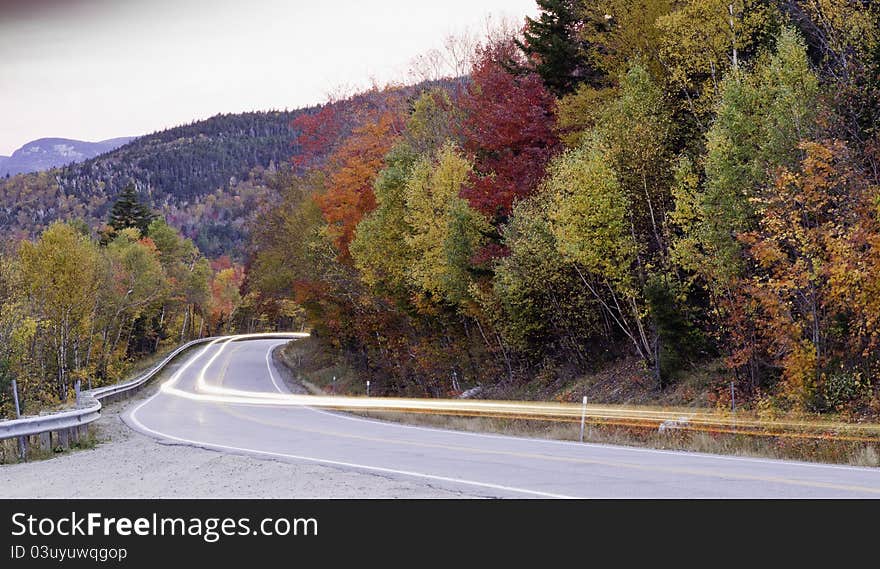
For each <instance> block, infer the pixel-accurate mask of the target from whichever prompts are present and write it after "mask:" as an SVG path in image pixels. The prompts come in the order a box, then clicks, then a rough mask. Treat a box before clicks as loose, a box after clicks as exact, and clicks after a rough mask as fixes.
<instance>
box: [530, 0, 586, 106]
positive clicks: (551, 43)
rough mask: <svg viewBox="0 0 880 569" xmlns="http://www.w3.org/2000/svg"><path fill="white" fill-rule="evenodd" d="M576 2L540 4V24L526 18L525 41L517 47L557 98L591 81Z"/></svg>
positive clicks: (561, 0)
mask: <svg viewBox="0 0 880 569" xmlns="http://www.w3.org/2000/svg"><path fill="white" fill-rule="evenodd" d="M577 4H578V3H577V2H575V1H573V0H538V7H539V8H540V10H541V14H540V16H539V17H538V19H537V20H533V19H532V18H526V28H525V31H524V34H523V35H524V41H520V40H516V45H517V47H519V48H520V49H521V50H522V51H523V53H525V54H526V56H527V57H528V58H529V62H530V65H531V67H532V68H531V71H534V72H535V73H537V74H538V75H540V76H541V78H542V79H543V80H544V84H545V85H546V86H547V88H548V89H550V90H551V91H553V93H554V94H556V95H557V96H562V95H565V94H566V93H570V92H572V91H574V88H575V87H576V86H577V84H578V83H579V82H581V81H583V80H585V79H589V77H588V75H589V69H588V62H587V58H586V52H585V50H584V49H583V46H582V45H581V43H580V40H579V39H578V35H577V26H578V23H579V21H580V20H579V18H578V14H577Z"/></svg>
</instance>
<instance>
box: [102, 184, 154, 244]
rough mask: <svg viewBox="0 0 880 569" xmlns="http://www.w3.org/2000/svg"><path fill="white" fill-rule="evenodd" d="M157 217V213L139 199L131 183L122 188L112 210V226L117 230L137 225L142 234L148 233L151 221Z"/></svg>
mask: <svg viewBox="0 0 880 569" xmlns="http://www.w3.org/2000/svg"><path fill="white" fill-rule="evenodd" d="M155 218H156V214H154V213H153V212H152V211H150V208H149V207H147V206H146V205H144V204H142V203H141V202H140V200H138V196H137V192H136V190H135V189H134V184H131V183H130V184H128V185H127V186H125V188H123V189H122V191H121V192H120V193H119V197H118V198H116V202H114V204H113V208H112V209H111V210H110V226H111V227H112V228H113V229H115V230H116V231H119V230H122V229H125V228H126V227H136V228H137V229H139V230H140V232H141V235H146V233H147V228H148V227H149V226H150V222H152V221H153V219H155Z"/></svg>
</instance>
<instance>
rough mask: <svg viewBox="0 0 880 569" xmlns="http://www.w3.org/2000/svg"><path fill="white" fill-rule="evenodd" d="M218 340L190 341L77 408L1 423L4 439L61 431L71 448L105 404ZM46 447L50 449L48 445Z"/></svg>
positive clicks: (86, 397) (91, 394)
mask: <svg viewBox="0 0 880 569" xmlns="http://www.w3.org/2000/svg"><path fill="white" fill-rule="evenodd" d="M215 339H216V338H215V337H209V338H200V339H198V340H192V341H190V342H187V343H186V344H183V345H182V346H179V347H178V348H177V349H175V350H174V351H173V352H171V353H170V354H168V356H167V357H165V359H163V360H162V361H161V362H159V363H158V364H156V365H155V366H153V367H152V368H151V369H150V370H148V371H147V372H145V373H143V374H141V375H140V376H138V377H136V378H135V379H132V380H131V381H127V382H125V383H118V384H115V385H107V386H103V387H96V388H94V389H90V390H87V391H83V392H81V393H80V397H79V401H78V402H77V407H76V408H75V409H68V410H64V411H58V412H56V413H47V414H45V415H34V416H30V417H22V418H20V419H13V420H8V421H0V439H11V438H16V437H28V436H32V435H44V434H49V433H52V432H57V433H59V435H60V436H59V439H60V443H61V446H67V442H68V440H69V439H70V438H72V439H74V440H76V439H77V438H78V437H79V436H80V434H84V433H83V432H82V429H83V428H84V427H86V426H87V425H88V424H89V423H92V422H94V421H96V420H98V418H100V416H101V402H102V401H106V400H113V399H116V398H117V397H119V396H121V395H129V394H131V393H134V392H135V391H137V390H139V389H140V388H141V387H143V386H144V385H146V384H147V383H148V382H149V381H150V380H151V379H153V378H154V377H155V376H156V375H157V374H158V373H159V372H160V371H162V369H163V368H164V367H165V366H166V365H168V364H169V363H170V362H171V360H173V359H174V358H176V357H177V356H178V355H180V354H181V352H183V351H185V350H187V349H189V348H191V347H193V346H196V345H199V344H204V343H207V342H210V341H212V340H215ZM49 442H50V441H49ZM41 446H44V445H41ZM45 446H48V444H47V445H45Z"/></svg>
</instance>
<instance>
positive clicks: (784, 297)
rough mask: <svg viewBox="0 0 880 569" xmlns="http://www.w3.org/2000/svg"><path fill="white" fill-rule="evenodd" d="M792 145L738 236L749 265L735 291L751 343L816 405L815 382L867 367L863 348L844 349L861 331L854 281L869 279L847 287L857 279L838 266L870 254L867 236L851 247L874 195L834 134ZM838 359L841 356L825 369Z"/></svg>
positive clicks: (805, 401)
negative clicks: (798, 155)
mask: <svg viewBox="0 0 880 569" xmlns="http://www.w3.org/2000/svg"><path fill="white" fill-rule="evenodd" d="M800 147H801V149H802V150H803V151H804V152H805V156H804V159H803V161H802V163H801V164H800V165H799V166H798V167H797V168H796V169H794V170H788V169H786V168H784V169H782V170H781V171H780V172H779V174H778V175H777V177H776V182H775V184H774V189H775V191H773V192H768V193H767V194H766V196H765V197H763V198H762V200H761V201H762V204H761V205H762V207H761V210H762V215H761V217H760V219H759V222H758V225H757V228H756V229H755V230H754V231H749V232H745V233H743V234H741V235H740V236H739V239H740V241H741V242H742V243H744V244H745V246H746V247H747V253H748V256H749V258H750V259H751V260H752V261H753V262H754V263H755V265H756V269H755V271H754V274H753V275H750V276H749V277H746V281H745V283H744V287H743V292H742V294H743V296H745V297H746V298H748V299H750V300H751V301H752V302H753V303H754V304H755V306H756V310H757V313H758V315H759V318H758V320H757V332H758V334H759V337H760V340H761V342H760V344H759V345H758V346H755V349H760V350H761V353H760V354H759V357H761V358H766V359H768V360H769V361H771V362H772V363H773V364H774V365H777V366H779V368H780V369H781V371H782V380H783V386H782V389H781V391H782V394H783V395H784V396H785V397H787V398H789V399H790V400H791V401H793V402H795V403H796V404H797V405H798V406H800V407H807V408H814V409H815V408H821V406H822V405H823V404H824V403H825V402H824V401H822V400H821V396H820V395H821V392H822V388H823V384H825V383H827V382H830V381H832V376H833V375H834V374H835V373H839V369H843V370H847V371H849V372H854V373H859V372H861V373H866V372H867V373H870V371H871V370H870V363H869V362H870V358H868V362H865V358H864V355H866V354H867V353H868V352H862V353H861V354H859V353H858V352H855V353H854V352H852V351H851V349H852V348H853V347H855V346H858V345H859V343H860V342H858V341H856V342H853V340H854V338H853V336H857V335H859V334H865V333H866V332H867V330H866V329H864V328H862V327H861V326H859V325H857V322H858V318H857V317H856V318H854V316H856V315H858V314H859V312H860V310H859V309H860V308H861V306H862V305H861V302H859V300H857V299H859V298H860V296H861V295H860V294H859V292H857V290H858V288H861V287H862V286H870V285H868V283H867V282H865V283H859V284H858V285H857V286H856V287H853V286H852V285H853V284H855V283H857V282H858V281H854V280H852V277H853V275H849V274H847V271H850V270H853V269H856V267H858V266H860V265H861V266H866V265H869V264H873V263H872V262H871V258H872V257H873V258H876V255H877V252H876V250H875V249H874V247H875V246H876V244H877V241H876V237H874V238H873V239H870V240H867V241H863V242H862V243H861V246H860V247H858V248H854V247H853V245H854V243H855V242H856V240H855V239H854V238H855V237H856V235H857V231H858V230H856V231H854V229H855V228H857V227H858V226H859V224H860V221H861V219H860V218H861V217H862V215H864V214H863V210H862V209H861V208H862V207H863V205H866V201H868V203H870V201H871V200H872V199H876V197H875V196H874V195H871V193H867V192H866V186H865V184H864V183H863V181H862V179H861V177H860V176H859V175H858V173H857V172H855V171H852V170H851V168H850V167H849V165H848V162H849V160H848V156H847V155H848V152H847V149H846V148H845V146H844V145H843V144H841V143H839V142H832V141H829V142H827V143H824V144H823V143H817V142H805V143H802V144H801V145H800ZM856 270H858V269H856ZM856 274H858V273H856ZM862 298H864V297H862ZM854 324H856V325H855V326H854ZM853 344H855V345H853ZM750 347H751V346H750ZM859 356H861V357H859ZM842 358H845V360H844V359H842ZM841 361H846V363H847V364H848V365H846V366H839V367H838V369H834V368H835V367H837V366H835V365H834V364H839V363H840V362H841ZM866 363H868V364H869V365H865V364H866Z"/></svg>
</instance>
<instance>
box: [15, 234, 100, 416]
mask: <svg viewBox="0 0 880 569" xmlns="http://www.w3.org/2000/svg"><path fill="white" fill-rule="evenodd" d="M19 267H20V270H21V276H22V285H23V286H24V287H25V291H26V293H27V295H28V297H29V298H30V299H31V302H32V303H33V304H32V306H33V307H34V308H35V310H36V315H37V320H38V322H39V325H40V326H41V327H43V328H44V329H45V330H47V331H48V333H49V339H50V342H51V346H52V348H51V349H52V354H53V361H52V362H51V366H52V369H54V371H55V373H54V375H55V391H56V393H57V394H58V397H59V398H60V399H61V400H62V401H64V400H65V399H66V398H67V394H68V390H69V389H70V388H71V387H72V386H71V382H70V371H71V369H76V368H78V367H79V364H80V362H81V360H82V359H83V358H84V357H85V355H86V354H85V351H86V343H85V341H84V338H85V337H86V336H87V333H88V329H89V324H90V321H91V318H92V311H93V307H94V305H95V298H96V297H97V292H98V283H99V275H100V270H101V269H100V264H99V253H98V249H97V247H96V245H95V244H94V243H92V242H91V241H90V240H89V239H88V238H86V237H84V236H82V235H81V234H79V233H78V232H76V231H75V230H74V229H73V228H72V227H70V226H69V225H66V224H64V223H58V222H56V223H54V224H52V225H51V226H50V227H49V228H48V229H47V230H46V231H44V232H43V234H42V235H40V239H39V240H38V241H37V242H35V243H31V242H29V241H25V242H23V243H22V244H21V247H20V249H19Z"/></svg>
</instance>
